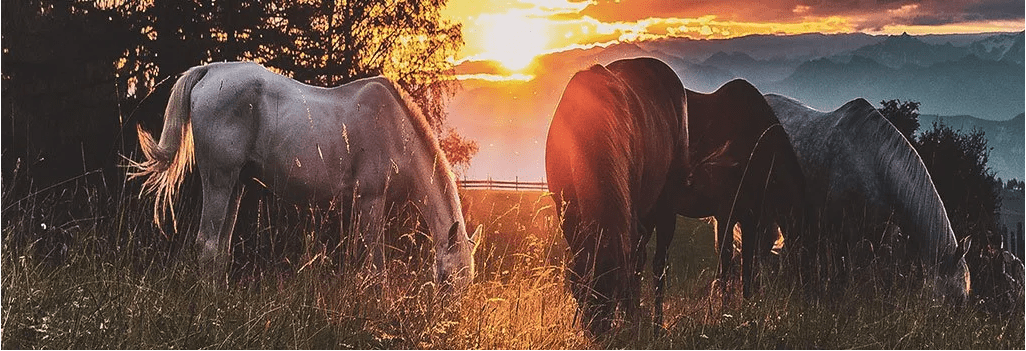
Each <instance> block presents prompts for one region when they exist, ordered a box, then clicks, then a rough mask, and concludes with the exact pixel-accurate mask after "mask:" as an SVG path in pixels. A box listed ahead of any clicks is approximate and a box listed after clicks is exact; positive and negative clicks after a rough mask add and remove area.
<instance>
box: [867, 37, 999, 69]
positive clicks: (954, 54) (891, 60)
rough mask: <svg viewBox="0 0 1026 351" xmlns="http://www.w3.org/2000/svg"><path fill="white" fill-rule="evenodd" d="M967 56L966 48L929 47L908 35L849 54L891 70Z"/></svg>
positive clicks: (946, 45) (949, 46)
mask: <svg viewBox="0 0 1026 351" xmlns="http://www.w3.org/2000/svg"><path fill="white" fill-rule="evenodd" d="M968 54H969V50H968V49H967V48H964V47H956V46H954V45H951V43H946V44H943V45H931V44H927V43H925V42H923V41H921V40H919V39H916V38H914V37H912V36H911V35H908V34H902V35H895V36H889V37H887V39H884V41H882V42H880V43H877V44H873V45H867V46H863V47H861V48H858V49H855V50H854V51H852V52H851V55H852V56H862V57H866V58H869V59H871V60H873V61H876V62H878V63H880V64H883V65H885V66H888V67H891V68H902V67H904V66H906V65H916V66H922V67H926V66H930V65H933V64H936V63H940V62H947V61H957V60H959V59H961V58H963V57H965V56H966V55H968ZM995 61H996V60H995Z"/></svg>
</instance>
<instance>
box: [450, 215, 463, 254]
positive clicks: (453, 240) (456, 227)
mask: <svg viewBox="0 0 1026 351" xmlns="http://www.w3.org/2000/svg"><path fill="white" fill-rule="evenodd" d="M459 232H460V222H452V227H449V250H453V249H456V245H457V243H459V240H458V239H459V237H458V235H457V234H458V233H459Z"/></svg>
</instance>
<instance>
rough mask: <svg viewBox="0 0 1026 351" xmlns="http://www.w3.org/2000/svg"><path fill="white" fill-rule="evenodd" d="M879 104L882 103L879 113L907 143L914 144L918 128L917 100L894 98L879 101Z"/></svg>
mask: <svg viewBox="0 0 1026 351" xmlns="http://www.w3.org/2000/svg"><path fill="white" fill-rule="evenodd" d="M880 104H881V105H883V107H882V108H880V110H879V111H880V114H882V115H883V116H884V117H885V118H887V120H888V121H891V124H893V125H894V127H895V128H898V131H900V132H901V135H904V136H905V139H906V140H908V142H909V143H912V144H915V141H916V139H915V133H916V130H918V129H919V102H917V101H905V102H902V101H901V100H897V99H895V100H884V101H880Z"/></svg>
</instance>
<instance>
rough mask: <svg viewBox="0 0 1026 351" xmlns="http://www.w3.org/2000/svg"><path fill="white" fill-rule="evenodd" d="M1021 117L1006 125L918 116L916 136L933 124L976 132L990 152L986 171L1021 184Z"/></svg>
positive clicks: (1025, 133) (1023, 169) (1023, 131)
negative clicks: (981, 136) (979, 134)
mask: <svg viewBox="0 0 1026 351" xmlns="http://www.w3.org/2000/svg"><path fill="white" fill-rule="evenodd" d="M1023 116H1024V114H1022V113H1020V114H1019V115H1018V116H1015V117H1014V118H1012V119H1009V120H1006V121H989V120H985V119H979V118H976V117H972V116H937V115H920V116H919V132H918V134H922V133H923V132H925V131H928V130H930V129H933V123H934V122H938V123H940V122H943V123H944V124H945V125H948V126H950V127H951V128H952V129H954V130H961V131H963V132H968V131H971V130H973V128H978V129H980V130H982V131H983V133H984V136H985V137H986V138H987V146H989V147H991V148H992V149H991V151H990V158H989V160H988V161H987V165H988V166H990V169H991V170H993V171H994V172H995V173H996V175H997V176H998V177H1000V178H1001V179H1004V180H1008V179H1012V178H1015V179H1019V180H1024V179H1026V173H1024V172H1026V166H1024V162H1026V161H1024V160H1026V154H1024V152H1023V151H1024V144H1026V141H1024V136H1026V127H1024V123H1026V120H1024V117H1023Z"/></svg>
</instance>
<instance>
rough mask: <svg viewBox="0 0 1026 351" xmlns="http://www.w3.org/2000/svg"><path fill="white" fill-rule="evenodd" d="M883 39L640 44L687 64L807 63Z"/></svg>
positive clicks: (796, 38) (675, 40) (752, 39)
mask: <svg viewBox="0 0 1026 351" xmlns="http://www.w3.org/2000/svg"><path fill="white" fill-rule="evenodd" d="M883 39H884V38H883V37H880V36H873V35H868V34H862V33H852V34H818V33H815V34H797V35H748V36H744V37H739V38H732V39H687V38H666V39H657V40H650V41H644V42H640V43H638V45H639V46H640V47H641V48H643V49H645V50H648V51H661V52H665V53H668V54H671V55H675V56H678V57H682V58H684V59H688V60H698V61H704V60H705V59H707V58H709V57H710V56H712V55H715V54H716V53H718V52H726V53H733V52H743V53H745V54H747V55H748V56H751V57H753V58H755V59H756V60H769V59H786V60H799V61H807V60H812V59H817V58H820V57H828V56H833V55H837V54H841V53H844V52H848V51H851V50H855V49H857V48H860V47H863V46H866V45H872V44H875V43H878V42H880V41H881V40H883Z"/></svg>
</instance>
